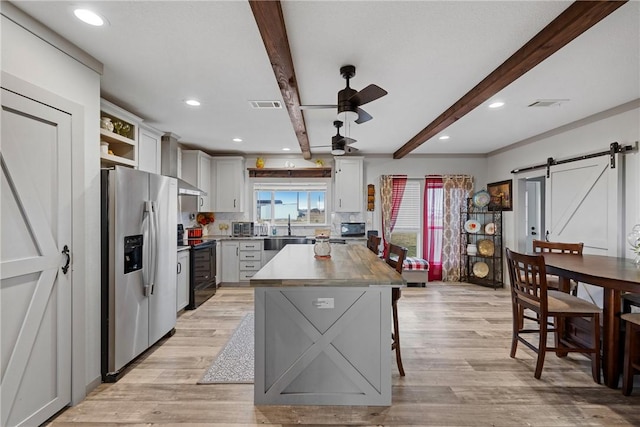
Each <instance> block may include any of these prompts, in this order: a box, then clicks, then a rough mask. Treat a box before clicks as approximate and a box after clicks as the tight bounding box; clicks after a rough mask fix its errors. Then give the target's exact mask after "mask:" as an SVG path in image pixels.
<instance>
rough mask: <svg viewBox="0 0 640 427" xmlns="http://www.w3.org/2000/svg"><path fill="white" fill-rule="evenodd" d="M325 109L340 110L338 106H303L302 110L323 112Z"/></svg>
mask: <svg viewBox="0 0 640 427" xmlns="http://www.w3.org/2000/svg"><path fill="white" fill-rule="evenodd" d="M325 108H338V106H337V105H301V106H300V109H301V110H321V109H325Z"/></svg>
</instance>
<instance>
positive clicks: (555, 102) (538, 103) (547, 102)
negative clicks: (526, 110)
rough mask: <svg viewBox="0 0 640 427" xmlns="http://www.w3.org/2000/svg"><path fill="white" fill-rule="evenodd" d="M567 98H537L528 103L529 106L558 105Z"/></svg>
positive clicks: (566, 100)
mask: <svg viewBox="0 0 640 427" xmlns="http://www.w3.org/2000/svg"><path fill="white" fill-rule="evenodd" d="M568 101H569V100H568V99H538V100H536V102H534V103H532V104H529V105H528V106H529V107H559V106H560V105H561V104H564V103H565V102H568Z"/></svg>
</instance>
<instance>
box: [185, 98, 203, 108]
mask: <svg viewBox="0 0 640 427" xmlns="http://www.w3.org/2000/svg"><path fill="white" fill-rule="evenodd" d="M184 103H185V104H187V105H191V106H192V107H199V106H200V101H198V100H196V99H187V100H186V101H184Z"/></svg>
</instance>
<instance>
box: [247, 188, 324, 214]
mask: <svg viewBox="0 0 640 427" xmlns="http://www.w3.org/2000/svg"><path fill="white" fill-rule="evenodd" d="M326 194H327V185H326V184H325V183H313V182H311V183H302V182H297V183H295V184H285V183H278V184H265V183H260V184H258V183H256V184H254V202H255V212H256V220H257V221H269V222H273V223H275V224H277V225H286V224H287V223H288V222H289V220H290V221H291V224H297V225H310V224H314V225H317V224H326V223H327V213H326V208H325V201H326Z"/></svg>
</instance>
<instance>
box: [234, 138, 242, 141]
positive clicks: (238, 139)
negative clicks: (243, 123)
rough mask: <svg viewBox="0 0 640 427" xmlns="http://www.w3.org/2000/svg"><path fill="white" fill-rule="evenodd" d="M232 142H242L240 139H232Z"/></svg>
mask: <svg viewBox="0 0 640 427" xmlns="http://www.w3.org/2000/svg"><path fill="white" fill-rule="evenodd" d="M232 141H233V142H242V138H233V140H232Z"/></svg>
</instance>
